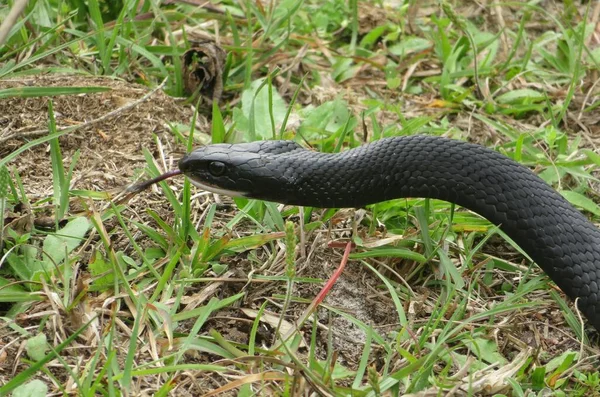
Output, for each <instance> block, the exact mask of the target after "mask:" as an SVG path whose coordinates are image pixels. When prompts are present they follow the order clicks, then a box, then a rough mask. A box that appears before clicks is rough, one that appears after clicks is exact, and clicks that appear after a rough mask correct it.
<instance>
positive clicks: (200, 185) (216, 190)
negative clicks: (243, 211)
mask: <svg viewBox="0 0 600 397" xmlns="http://www.w3.org/2000/svg"><path fill="white" fill-rule="evenodd" d="M186 176H187V177H188V179H189V180H190V182H191V183H192V185H194V186H196V187H197V188H200V189H202V190H205V191H207V192H211V193H216V194H224V195H226V196H230V197H245V196H246V194H245V193H244V192H239V191H235V190H228V189H223V188H220V187H218V186H215V185H211V184H209V183H206V182H203V181H198V180H196V179H194V177H193V176H190V175H186Z"/></svg>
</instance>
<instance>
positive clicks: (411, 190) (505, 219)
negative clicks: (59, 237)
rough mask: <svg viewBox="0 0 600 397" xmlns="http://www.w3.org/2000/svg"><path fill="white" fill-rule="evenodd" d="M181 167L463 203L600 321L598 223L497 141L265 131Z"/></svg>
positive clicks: (372, 195)
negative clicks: (315, 146) (337, 141)
mask: <svg viewBox="0 0 600 397" xmlns="http://www.w3.org/2000/svg"><path fill="white" fill-rule="evenodd" d="M211 162H219V163H223V164H224V167H220V166H219V167H220V169H221V168H222V171H223V173H222V174H221V175H218V176H217V175H213V174H212V173H211V172H210V170H209V167H210V166H209V164H210V163H211ZM179 167H180V170H181V171H182V172H183V173H184V174H186V175H187V176H188V177H190V178H191V179H195V180H197V181H202V183H205V184H208V185H210V186H211V187H215V188H220V189H225V190H228V191H235V192H238V193H239V194H240V195H243V196H246V197H252V198H257V199H263V200H268V201H275V202H280V203H284V204H292V205H304V206H313V207H329V208H340V207H362V206H364V205H367V204H373V203H377V202H381V201H385V200H390V199H394V198H403V197H424V198H435V199H441V200H446V201H449V202H453V203H456V204H458V205H461V206H463V207H465V208H468V209H470V210H472V211H474V212H476V213H478V214H480V215H482V216H483V217H485V218H486V219H488V220H489V221H491V222H492V223H494V224H496V225H499V226H500V228H501V229H502V230H503V231H504V232H505V233H506V234H507V235H508V236H509V237H511V238H512V239H513V240H514V241H515V242H516V243H517V244H519V246H520V247H521V248H522V249H523V250H524V251H525V252H527V253H528V254H529V255H530V256H531V257H532V259H533V260H535V261H536V263H537V264H538V265H539V266H540V267H541V268H542V269H544V271H545V272H546V273H547V274H548V275H549V276H550V277H551V278H552V279H553V280H554V282H556V284H557V285H558V286H559V287H560V288H561V289H562V290H563V291H564V292H565V293H566V294H567V295H568V296H569V297H570V298H572V299H575V298H579V308H580V309H581V310H582V312H583V313H584V314H585V316H586V317H587V318H588V320H589V321H590V323H591V324H592V325H593V326H594V327H596V329H598V330H600V289H599V287H600V230H598V229H597V228H596V227H595V226H594V225H593V224H592V223H591V222H589V221H588V220H587V219H586V217H585V216H583V215H582V214H581V213H580V212H579V211H578V210H577V209H575V208H574V207H573V206H572V205H571V204H570V203H569V202H568V201H566V200H565V199H564V198H563V197H562V196H561V195H560V194H559V193H557V192H556V191H555V190H554V189H552V188H551V187H550V186H549V185H548V184H546V183H545V182H544V181H543V180H542V179H540V178H539V177H538V176H536V175H535V174H534V173H533V172H531V171H530V170H529V169H528V168H526V167H524V166H522V165H520V164H518V163H517V162H515V161H513V160H511V159H509V158H508V157H505V156H503V155H501V154H500V153H497V152H495V151H493V150H490V149H487V148H485V147H482V146H479V145H474V144H469V143H466V142H462V141H456V140H451V139H446V138H441V137H433V136H420V135H414V136H408V137H395V138H387V139H381V140H379V141H376V142H374V143H371V144H368V145H364V146H361V147H358V148H356V149H352V150H348V151H345V152H342V153H338V154H324V153H317V152H313V151H309V150H306V149H303V148H302V147H300V146H299V145H297V144H296V143H294V142H290V141H266V142H253V143H244V144H235V145H210V146H206V147H203V148H200V149H197V150H195V151H193V152H192V153H190V154H189V155H188V156H186V157H184V158H183V159H182V160H181V161H180V163H179ZM209 190H211V189H209ZM230 194H231V192H230Z"/></svg>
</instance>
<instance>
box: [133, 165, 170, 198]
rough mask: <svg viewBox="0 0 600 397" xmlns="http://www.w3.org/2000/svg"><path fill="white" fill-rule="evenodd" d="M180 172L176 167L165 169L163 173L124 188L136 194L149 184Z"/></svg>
mask: <svg viewBox="0 0 600 397" xmlns="http://www.w3.org/2000/svg"><path fill="white" fill-rule="evenodd" d="M181 174H182V172H181V170H178V169H176V170H172V171H167V172H165V173H164V174H160V175H159V176H157V177H156V178H152V179H149V180H147V181H143V182H140V183H136V184H134V185H131V186H128V187H127V189H125V191H126V192H127V193H133V194H137V193H139V192H141V191H142V190H145V189H148V188H149V187H150V186H152V185H154V184H155V183H158V182H161V181H164V180H165V179H168V178H171V177H172V176H176V175H181Z"/></svg>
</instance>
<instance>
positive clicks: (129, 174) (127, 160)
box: [0, 75, 578, 388]
mask: <svg viewBox="0 0 600 397" xmlns="http://www.w3.org/2000/svg"><path fill="white" fill-rule="evenodd" d="M23 84H26V85H28V86H31V85H39V86H67V85H74V86H104V87H111V91H109V92H104V93H98V94H88V95H73V96H61V97H57V98H54V99H53V100H54V112H55V114H56V119H57V125H58V127H59V128H61V127H69V126H73V125H75V124H79V123H86V122H87V123H89V122H90V121H92V120H95V119H97V118H99V117H102V116H103V115H105V114H107V113H109V112H111V111H114V110H115V109H118V108H121V107H123V106H126V105H127V104H130V103H132V102H133V101H136V100H139V99H140V98H142V97H143V96H144V95H146V94H148V92H149V90H148V89H147V88H145V87H142V86H138V85H133V84H129V83H125V82H123V81H119V80H115V79H109V78H100V77H93V78H92V77H83V76H66V75H54V76H46V77H43V78H23V79H20V80H13V81H4V82H1V83H0V88H8V87H15V86H20V85H23ZM326 97H327V95H324V96H323V97H322V98H321V99H322V100H326V99H327V98H326ZM409 111H410V110H409ZM192 113H193V109H192V108H191V106H190V105H185V104H183V103H182V102H181V101H178V100H176V99H173V98H171V97H169V96H167V95H165V94H164V93H162V92H161V91H160V90H159V91H156V92H154V93H153V94H152V95H151V96H150V97H149V98H147V99H146V100H145V101H143V102H141V103H139V104H138V105H137V106H135V107H133V108H131V109H128V110H124V111H123V112H117V114H116V115H115V116H114V117H111V118H110V119H107V120H105V121H102V122H100V123H94V124H92V125H90V126H88V127H85V128H81V129H79V130H77V131H76V132H75V133H70V134H67V135H65V136H63V137H61V138H60V144H61V149H62V151H63V155H64V158H65V163H66V164H65V166H68V164H69V163H70V158H71V157H72V156H73V154H74V152H75V151H76V150H79V151H80V158H79V162H78V164H77V167H76V169H75V174H74V177H73V184H72V186H71V188H72V189H80V190H92V191H98V192H102V191H105V192H110V193H111V194H113V195H114V194H116V193H118V192H119V191H120V189H122V188H123V187H124V186H126V185H128V184H130V183H132V182H134V181H135V180H137V179H138V178H139V177H140V176H141V175H142V174H143V169H144V167H145V164H146V163H145V159H144V156H143V149H144V148H145V149H147V150H149V151H150V153H151V154H152V155H153V157H154V158H155V159H157V162H158V167H159V169H161V170H163V171H166V170H168V169H172V168H174V167H175V166H176V161H177V159H178V158H179V157H180V156H181V155H182V153H183V147H182V146H181V145H178V144H176V142H175V140H174V138H173V135H172V134H171V133H170V132H169V128H168V124H189V123H190V122H191V120H192ZM47 120H48V99H47V98H25V99H11V100H9V101H5V102H4V103H3V104H2V109H1V112H0V139H2V137H6V136H7V131H11V133H17V134H18V135H17V136H15V137H13V138H11V139H9V140H5V141H4V142H2V144H1V146H0V156H2V157H3V156H5V155H7V154H9V153H11V152H12V151H13V150H16V149H17V148H19V147H20V146H21V145H22V144H23V143H24V141H26V140H27V139H31V138H32V137H36V136H37V135H36V131H45V130H46V125H47ZM461 122H467V121H466V120H465V121H463V120H460V119H459V120H457V123H459V124H460V123H461ZM470 122H472V120H471V121H470ZM471 127H472V126H471ZM197 128H198V130H199V131H200V132H203V133H207V132H208V131H209V127H208V122H207V121H206V119H204V118H199V121H198V123H197ZM478 131H480V135H473V136H472V137H471V139H472V140H476V141H486V142H489V140H490V138H491V139H492V140H493V138H494V137H493V136H491V135H490V134H486V130H485V129H484V128H482V129H479V130H478ZM9 167H11V168H14V169H15V170H16V171H17V172H18V173H19V175H20V176H21V178H22V179H23V186H24V187H25V189H26V194H27V196H28V198H29V200H30V201H31V202H32V203H35V202H36V201H39V200H41V199H43V198H46V197H49V196H51V194H52V176H51V163H50V156H49V149H48V145H47V144H44V145H40V146H36V147H35V148H33V149H31V150H28V151H26V152H24V153H23V154H22V155H20V156H19V157H18V158H17V159H16V160H14V161H12V162H11V163H10V165H9ZM169 184H170V186H171V187H172V189H173V190H174V191H176V192H177V191H179V189H180V187H181V181H180V180H173V181H172V182H169ZM207 200H211V201H212V200H215V198H214V196H212V195H206V196H201V197H199V198H198V199H196V200H195V201H194V203H193V205H194V208H196V210H199V209H200V208H205V205H206V201H207ZM221 200H222V201H223V202H224V203H225V204H227V203H228V202H229V201H228V199H227V198H221ZM106 204H107V203H106V202H102V200H100V201H99V202H98V203H97V204H96V205H97V206H98V207H103V206H105V205H106ZM34 205H35V204H34ZM44 206H45V204H41V205H40V206H39V207H37V208H36V211H34V214H35V217H36V218H43V217H44V216H51V212H50V209H49V208H48V210H47V211H44V208H45V207H44ZM128 206H129V210H128V211H127V213H128V214H131V216H135V217H138V218H139V219H140V220H142V221H143V222H152V220H151V219H150V218H149V217H148V216H147V215H145V209H146V208H151V209H153V210H155V211H157V212H158V214H159V215H160V216H161V217H162V218H163V219H165V220H166V221H167V222H170V221H171V220H172V219H173V212H172V209H171V208H170V207H169V205H168V203H167V202H166V200H165V199H164V197H163V194H162V192H161V190H160V189H158V188H153V189H149V190H148V191H146V192H143V193H141V194H140V195H138V196H137V197H135V198H134V199H133V200H131V201H130V202H129V203H128ZM78 208H79V203H78V202H77V199H72V202H71V210H72V212H77V211H78ZM343 214H345V216H346V218H347V219H350V218H351V217H352V216H353V212H352V211H348V212H346V213H343ZM233 215H234V211H233V208H232V207H231V206H228V205H223V206H222V207H221V210H220V211H219V214H218V216H217V219H216V221H215V222H216V223H217V225H216V226H215V227H218V225H219V224H221V225H223V224H224V223H225V222H227V221H228V220H229V219H231V217H232V216H233ZM37 221H39V222H42V221H41V220H34V222H37ZM339 224H340V225H342V226H340V227H339V230H338V233H346V234H347V233H348V232H349V231H350V227H351V226H350V222H348V221H342V222H340V223H339ZM116 226H117V225H116V224H112V225H111V224H109V225H107V228H108V229H109V231H110V228H111V227H116ZM240 233H243V231H240ZM126 243H127V240H126V239H125V238H123V239H119V238H118V237H116V241H115V245H116V247H117V248H120V249H123V250H125V251H126V252H127V253H128V254H131V256H132V257H135V252H132V250H131V247H127V246H126ZM139 243H140V244H141V245H144V242H143V241H139ZM327 243H328V240H327V231H326V230H318V231H316V232H313V233H312V234H310V235H309V240H308V242H307V249H308V251H309V255H308V259H306V260H304V261H300V262H299V264H298V266H299V274H298V276H302V277H319V278H323V279H328V278H329V277H330V275H331V274H332V272H333V271H334V269H335V268H336V267H337V265H338V264H339V262H340V260H341V255H342V250H339V249H337V250H336V249H331V248H328V246H327ZM486 249H488V250H495V254H496V255H498V253H500V254H501V255H502V253H504V255H506V257H507V258H510V259H515V255H514V254H513V253H512V252H511V251H510V250H507V249H506V246H505V244H503V243H502V242H501V241H493V242H492V243H491V244H488V246H487V248H486ZM91 252H92V250H88V251H87V253H88V254H91ZM88 260H89V257H84V258H82V259H81V263H83V264H85V263H87V261H88ZM515 260H516V263H518V262H519V258H518V257H517V258H516V259H515ZM228 263H229V265H230V266H229V269H230V271H229V272H228V273H227V274H226V275H225V276H224V277H226V278H227V277H231V278H232V279H234V278H238V279H245V278H247V275H248V274H249V273H250V272H252V271H254V270H256V269H253V268H252V265H251V263H250V262H249V261H246V260H245V259H244V256H243V255H241V256H238V257H235V258H231V259H228ZM386 264H387V265H389V266H391V267H393V266H394V265H396V264H395V263H392V262H389V261H388V262H386ZM82 271H83V272H84V273H85V267H83V269H82ZM406 271H407V272H408V271H410V269H408V270H406ZM536 271H537V270H536ZM505 277H506V278H507V279H510V278H512V277H514V275H512V274H506V275H505ZM379 285H380V280H379V279H378V278H376V277H375V276H374V275H373V273H371V272H369V271H367V270H365V269H364V268H363V267H362V266H360V265H359V264H357V263H352V262H351V263H350V264H349V265H348V267H347V268H346V270H345V272H344V273H343V275H342V277H341V278H340V280H339V281H338V282H337V284H336V286H335V288H334V289H333V290H332V291H331V293H330V295H329V296H328V298H327V300H326V303H327V304H329V305H332V306H334V307H337V308H339V309H340V310H343V311H348V312H350V313H352V314H353V315H354V316H355V317H356V318H357V319H358V320H360V321H363V322H365V323H367V324H372V325H374V326H376V327H377V328H378V329H379V330H380V331H381V332H383V333H385V332H386V331H388V330H393V329H396V328H397V325H398V324H397V314H396V313H395V312H394V311H391V310H389V309H390V307H391V305H393V302H392V301H391V300H389V298H388V297H387V295H386V296H383V295H382V294H381V292H380V291H381V290H380V289H379ZM320 287H321V286H320V285H316V284H299V287H296V288H297V290H296V291H295V294H297V295H298V296H302V297H305V298H306V299H313V298H314V296H315V295H316V294H317V293H318V291H319V289H320ZM203 288H204V287H203V286H202V285H198V286H197V288H196V290H195V291H194V290H192V291H189V296H190V302H191V301H192V299H193V297H194V296H198V295H201V296H203V299H207V297H209V296H210V295H211V294H217V295H218V296H219V297H221V298H222V297H226V296H230V295H234V294H236V293H238V292H240V291H245V292H246V293H247V297H246V298H245V299H244V302H243V304H242V307H243V308H250V309H258V308H259V307H260V304H261V303H262V301H263V300H264V298H265V297H268V296H272V294H274V293H284V291H285V289H284V288H283V284H281V283H250V284H246V283H244V282H227V283H224V284H222V285H220V289H219V290H218V291H213V290H214V289H215V286H213V287H211V288H212V289H211V292H206V291H205V290H204V289H203ZM412 288H413V290H414V292H415V298H414V299H413V300H412V302H411V305H410V307H406V311H407V313H409V315H410V316H411V319H410V320H411V321H417V322H424V321H427V318H428V312H429V313H430V312H431V310H432V305H433V304H434V303H435V300H436V297H435V296H431V295H430V291H429V290H428V289H427V288H422V287H420V286H418V285H416V286H412ZM186 295H188V294H186ZM532 299H533V297H532ZM488 303H489V302H488ZM488 303H481V302H474V303H473V306H472V307H471V308H470V310H472V311H473V313H476V312H477V311H478V310H479V309H478V307H477V305H479V304H485V305H487V304H488ZM190 304H193V305H198V304H199V302H198V301H196V302H194V303H190ZM303 308H304V306H302V305H299V306H297V307H296V308H294V307H292V308H291V310H290V311H289V312H288V315H289V318H297V316H299V315H300V313H301V311H302V310H303ZM45 309H48V307H46V304H42V303H41V304H40V307H39V308H38V310H36V311H38V312H42V311H43V310H45ZM269 309H270V310H272V311H273V312H276V311H278V310H279V308H278V307H277V306H276V305H270V306H269ZM322 313H324V312H322ZM322 315H323V316H326V315H325V314H322ZM528 316H531V317H530V318H529V319H528V320H527V318H528ZM239 317H241V313H240V312H239V311H238V310H236V309H233V308H228V309H226V310H223V311H221V312H220V313H219V314H218V315H217V316H215V317H214V318H211V319H210V320H209V322H208V324H207V325H208V326H210V327H211V328H215V329H218V330H220V332H221V333H222V334H223V335H224V336H225V337H226V338H228V339H229V340H232V341H237V342H240V343H244V342H247V338H248V335H249V331H250V327H251V325H252V323H251V321H240V320H239ZM511 317H512V318H511ZM511 317H508V318H507V319H506V321H505V322H504V325H500V326H507V327H511V328H513V331H514V332H511V333H510V335H515V334H518V335H519V338H518V339H519V341H518V344H519V345H521V344H523V343H525V344H538V343H543V344H545V346H544V350H545V351H552V350H553V349H555V348H556V349H558V350H559V351H564V350H565V349H567V348H571V349H577V348H578V345H577V342H576V341H575V340H574V339H572V338H571V337H570V336H569V335H568V334H567V333H565V332H563V331H561V330H560V329H554V328H550V329H549V330H548V331H547V334H546V335H545V337H544V338H542V339H540V338H539V335H537V331H536V330H535V328H534V327H530V326H529V324H530V322H531V318H533V319H534V321H535V322H548V323H552V322H553V321H555V320H556V319H559V318H560V317H561V314H560V311H559V309H558V308H555V309H552V310H546V309H544V310H541V311H535V310H532V311H522V312H519V313H513V314H512V315H511ZM236 318H237V319H236ZM322 320H323V321H324V322H327V321H331V322H332V323H331V324H332V325H333V327H332V329H334V330H344V332H343V333H340V332H334V334H333V347H334V348H335V350H336V351H338V352H339V359H340V360H341V362H342V363H344V364H345V365H347V366H348V367H349V368H356V366H357V364H358V362H359V360H360V357H361V353H362V350H363V346H364V343H365V335H364V333H363V332H362V331H361V330H360V329H359V328H358V327H357V326H356V325H354V324H353V323H351V322H350V321H348V320H346V319H344V318H343V317H339V316H338V317H333V318H331V319H328V318H322ZM191 326H193V321H191V320H190V321H188V322H184V323H183V324H181V325H180V327H181V328H180V330H181V331H182V332H185V329H186V328H188V327H191ZM515 327H516V328H518V329H514V328H515ZM321 335H322V339H321V340H320V341H319V347H320V349H319V350H320V355H321V356H322V358H325V355H326V354H327V353H326V352H327V351H328V343H329V341H328V340H327V332H322V333H321ZM261 337H263V338H267V339H269V338H271V337H272V335H271V334H270V333H269V332H268V331H267V330H262V331H261V332H259V343H260V338H261ZM505 337H506V336H504V335H501V336H500V338H505ZM540 340H542V342H540ZM126 341H127V339H126V336H125V335H123V339H122V342H123V343H126ZM549 341H550V342H551V343H550V342H549ZM515 343H517V341H515V340H508V339H507V340H506V341H505V342H504V343H503V344H502V345H503V346H504V347H505V349H507V351H510V350H512V347H511V346H513V345H514V344H515ZM553 346H554V347H553ZM17 347H18V346H15V349H16V348H17ZM13 353H15V357H16V356H17V355H18V354H17V353H18V352H17V351H16V350H15V351H13ZM196 360H198V361H199V362H206V361H207V360H208V361H210V357H203V356H199V357H196ZM13 364H14V362H13V361H12V360H8V361H5V362H4V366H5V368H10V371H11V372H12V371H14V370H15V369H16V368H14V367H13ZM381 364H382V363H380V365H381ZM207 382H209V381H208V380H207ZM205 386H206V387H208V388H210V386H209V385H205Z"/></svg>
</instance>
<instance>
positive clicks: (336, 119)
mask: <svg viewBox="0 0 600 397" xmlns="http://www.w3.org/2000/svg"><path fill="white" fill-rule="evenodd" d="M305 115H306V118H305V120H304V121H303V122H302V125H301V126H300V129H299V134H300V136H302V137H304V138H305V139H308V140H311V139H315V138H323V135H331V134H333V133H335V132H336V131H338V130H339V129H340V128H341V127H343V126H344V124H345V123H346V121H347V120H348V117H350V112H349V111H348V106H347V104H346V103H345V102H344V101H342V100H341V99H336V100H334V101H329V102H325V103H323V104H322V105H321V106H319V107H317V108H313V109H310V110H308V112H306V111H305Z"/></svg>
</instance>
